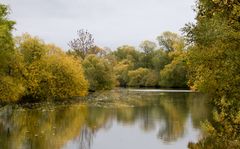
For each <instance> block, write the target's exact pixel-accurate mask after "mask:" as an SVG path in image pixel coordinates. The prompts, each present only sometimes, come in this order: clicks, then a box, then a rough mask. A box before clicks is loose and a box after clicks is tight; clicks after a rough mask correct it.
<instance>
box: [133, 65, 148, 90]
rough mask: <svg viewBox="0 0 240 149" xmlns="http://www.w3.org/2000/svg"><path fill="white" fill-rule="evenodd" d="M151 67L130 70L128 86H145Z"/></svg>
mask: <svg viewBox="0 0 240 149" xmlns="http://www.w3.org/2000/svg"><path fill="white" fill-rule="evenodd" d="M149 71H150V70H149V69H147V68H141V67H140V68H138V69H136V70H131V71H129V72H128V77H129V81H128V86H135V87H141V86H145V82H146V80H147V77H146V76H147V75H148V74H149Z"/></svg>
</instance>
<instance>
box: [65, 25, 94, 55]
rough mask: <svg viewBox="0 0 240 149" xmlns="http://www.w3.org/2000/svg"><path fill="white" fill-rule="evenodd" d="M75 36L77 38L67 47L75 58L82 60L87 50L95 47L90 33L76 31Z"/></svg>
mask: <svg viewBox="0 0 240 149" xmlns="http://www.w3.org/2000/svg"><path fill="white" fill-rule="evenodd" d="M77 35H78V37H77V38H75V39H73V40H72V41H70V42H69V44H68V45H69V47H70V48H71V50H73V51H74V52H75V53H76V55H77V56H79V57H81V58H82V59H84V58H85V57H86V55H87V54H88V53H89V50H90V49H91V48H93V47H94V46H95V45H94V38H93V36H92V34H91V33H89V32H88V31H87V30H84V29H81V30H78V31H77Z"/></svg>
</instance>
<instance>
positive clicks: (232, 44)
mask: <svg viewBox="0 0 240 149" xmlns="http://www.w3.org/2000/svg"><path fill="white" fill-rule="evenodd" d="M195 10H196V13H197V17H196V20H197V23H196V24H188V25H187V26H186V27H185V28H184V31H185V33H186V37H187V38H188V40H189V41H190V42H191V43H192V44H191V46H192V47H191V50H190V52H189V55H188V65H189V67H190V82H189V84H190V85H191V86H192V87H193V88H195V89H198V90H200V91H202V92H206V93H208V94H209V95H210V96H211V103H212V105H213V106H214V111H213V115H212V116H213V121H212V122H211V123H210V122H206V123H204V126H205V127H204V128H206V130H207V132H208V133H207V136H206V137H205V138H203V139H202V140H201V141H200V142H199V143H197V144H195V145H194V144H189V147H190V148H206V147H212V146H214V148H238V147H239V146H240V135H239V134H240V133H239V130H240V119H239V117H240V109H239V107H240V102H239V98H240V94H239V84H240V76H239V74H240V72H239V70H240V67H239V66H240V63H239V57H240V51H239V47H240V42H239V41H240V32H239V29H240V21H239V16H240V2H239V1H237V0H226V1H217V0H199V1H197V5H196V9H195Z"/></svg>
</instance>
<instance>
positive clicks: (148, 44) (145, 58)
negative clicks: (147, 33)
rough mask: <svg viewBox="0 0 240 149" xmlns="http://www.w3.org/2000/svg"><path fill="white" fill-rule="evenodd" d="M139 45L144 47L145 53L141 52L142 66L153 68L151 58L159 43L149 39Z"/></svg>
mask: <svg viewBox="0 0 240 149" xmlns="http://www.w3.org/2000/svg"><path fill="white" fill-rule="evenodd" d="M139 47H140V48H141V49H142V51H143V53H141V66H142V67H144V68H151V69H152V68H153V65H152V62H151V59H152V58H153V55H154V50H155V48H156V47H157V45H156V44H155V43H154V42H152V41H149V40H145V41H143V42H142V43H141V44H140V45H139Z"/></svg>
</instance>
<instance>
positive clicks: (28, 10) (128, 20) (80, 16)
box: [3, 0, 195, 49]
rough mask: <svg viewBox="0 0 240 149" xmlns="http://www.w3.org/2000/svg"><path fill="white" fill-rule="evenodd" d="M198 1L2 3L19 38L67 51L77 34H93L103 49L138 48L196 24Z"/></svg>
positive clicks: (35, 0) (17, 0)
mask: <svg viewBox="0 0 240 149" xmlns="http://www.w3.org/2000/svg"><path fill="white" fill-rule="evenodd" d="M194 1H195V0H181V1H180V0H3V3H5V4H9V5H10V7H11V9H12V14H11V16H10V17H11V18H12V19H14V20H16V21H17V25H16V29H17V30H16V32H15V33H14V34H16V35H19V34H21V33H23V32H29V33H30V34H32V35H37V36H39V37H41V38H43V39H44V40H45V41H46V42H53V43H55V44H57V45H59V46H61V47H62V48H64V49H67V48H68V47H67V42H68V41H70V40H71V39H72V38H74V37H75V35H76V30H78V29H81V28H85V29H88V30H89V31H90V32H91V33H93V35H94V37H95V40H96V42H97V44H98V45H100V46H109V47H111V48H114V49H115V48H116V47H117V46H120V45H122V44H132V45H135V46H137V45H138V44H139V43H140V41H141V40H144V39H150V40H154V39H155V37H156V36H157V35H159V34H160V33H161V32H163V31H166V30H170V31H174V32H179V29H180V28H181V27H183V26H184V24H185V23H187V22H189V21H193V20H194V13H193V11H192V10H191V6H192V5H194Z"/></svg>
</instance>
